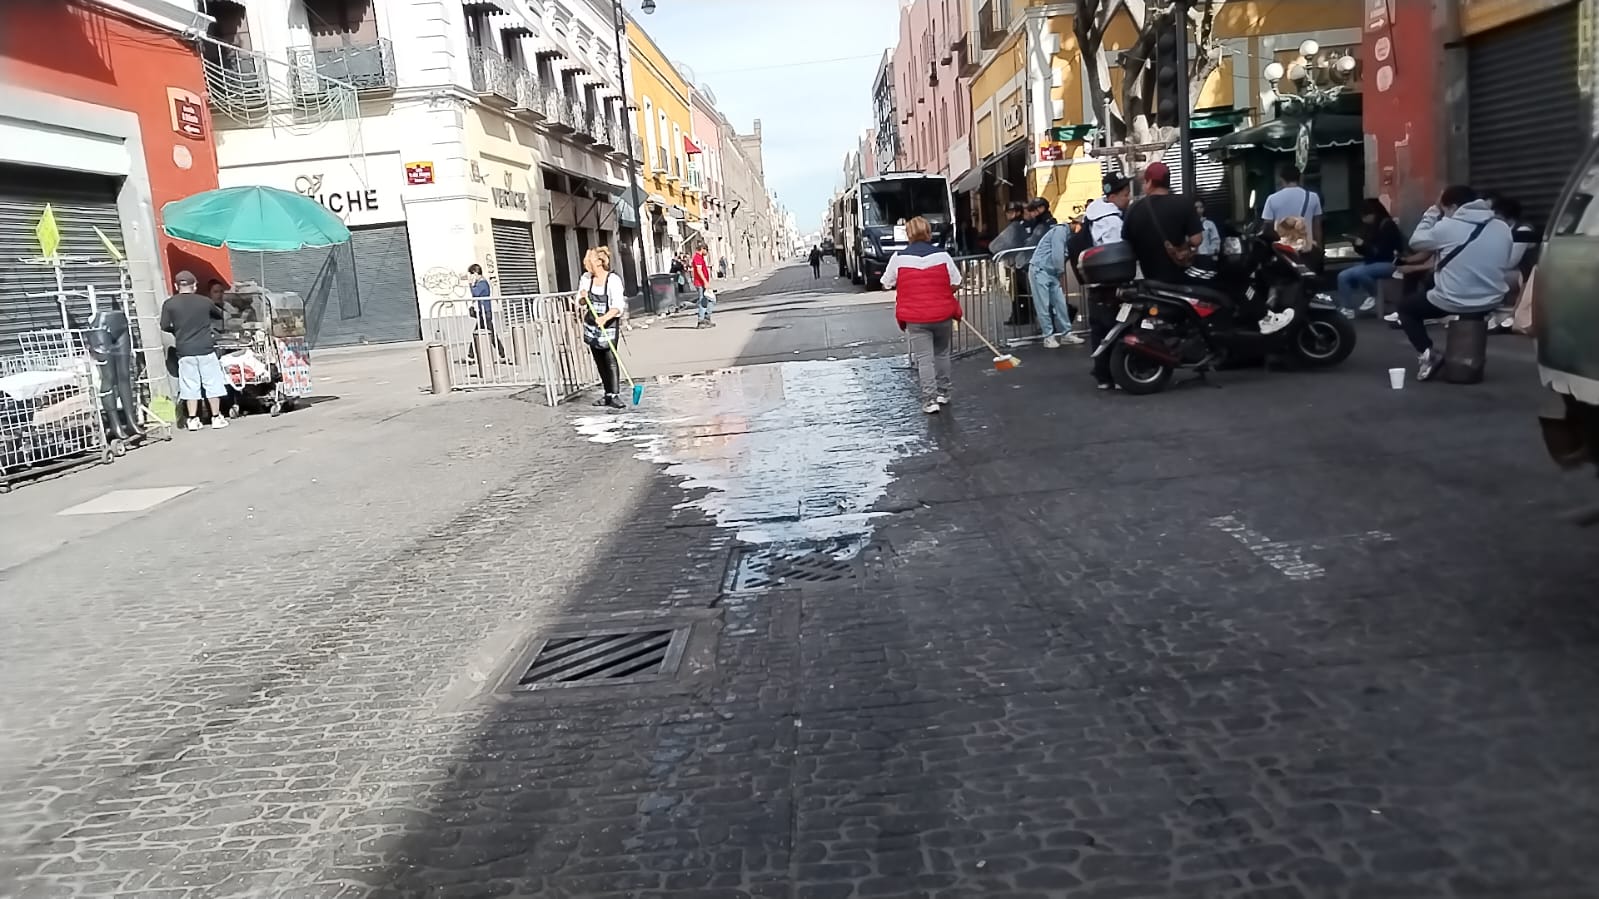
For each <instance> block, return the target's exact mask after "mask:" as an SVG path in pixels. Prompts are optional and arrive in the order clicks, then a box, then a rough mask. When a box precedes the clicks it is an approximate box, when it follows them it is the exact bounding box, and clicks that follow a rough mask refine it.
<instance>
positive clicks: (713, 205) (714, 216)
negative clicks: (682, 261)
mask: <svg viewBox="0 0 1599 899" xmlns="http://www.w3.org/2000/svg"><path fill="white" fill-rule="evenodd" d="M689 99H690V100H691V101H692V105H693V107H694V108H693V110H692V112H693V119H694V121H693V125H694V127H693V140H694V143H695V144H696V145H698V146H699V148H700V156H699V160H698V163H697V164H698V168H699V176H700V180H701V182H702V183H703V185H704V192H703V193H702V194H701V195H700V220H701V222H702V223H703V233H704V235H705V245H706V253H707V255H708V257H709V258H710V260H711V266H712V268H715V267H716V266H717V264H718V263H719V262H720V261H722V260H727V261H728V264H729V265H731V264H732V256H731V255H730V253H731V251H732V241H731V239H730V237H729V234H728V230H727V200H726V197H727V192H726V185H725V184H724V183H723V177H722V124H723V118H722V114H721V112H720V111H718V110H717V108H716V96H715V95H714V94H712V93H711V90H710V88H709V87H706V86H704V85H700V86H698V87H696V88H695V89H694V90H693V91H692V93H691V96H690V98H689ZM691 162H693V160H691Z"/></svg>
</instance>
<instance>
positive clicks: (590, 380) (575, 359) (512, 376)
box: [422, 293, 599, 406]
mask: <svg viewBox="0 0 1599 899" xmlns="http://www.w3.org/2000/svg"><path fill="white" fill-rule="evenodd" d="M485 307H486V311H487V313H488V314H487V315H484V314H483V313H484V312H485ZM422 333H423V334H424V335H426V336H427V338H428V344H429V345H428V367H429V369H430V371H429V374H430V375H431V380H432V383H433V389H434V391H435V392H443V391H445V390H450V391H454V390H478V389H482V388H488V387H497V388H538V389H541V390H542V391H543V393H544V401H545V402H546V403H547V404H549V405H551V406H554V405H557V404H559V403H560V402H562V401H563V400H566V399H570V398H571V397H572V396H574V395H576V394H578V393H580V392H582V391H583V390H585V389H587V388H589V387H592V386H593V385H595V384H598V383H599V370H598V369H597V368H595V366H594V361H593V358H592V356H591V355H590V353H589V348H588V346H587V344H585V343H584V342H583V328H582V324H581V322H580V320H579V319H578V316H577V294H575V293H552V294H520V295H511V296H496V297H482V298H469V299H460V300H443V301H440V302H437V303H434V304H433V306H432V307H431V308H430V309H429V310H428V315H427V318H426V319H425V320H424V321H423V323H422Z"/></svg>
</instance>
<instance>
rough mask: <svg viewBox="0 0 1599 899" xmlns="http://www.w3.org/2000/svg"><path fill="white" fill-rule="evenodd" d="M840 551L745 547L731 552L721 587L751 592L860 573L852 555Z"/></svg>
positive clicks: (806, 584) (832, 581)
mask: <svg viewBox="0 0 1599 899" xmlns="http://www.w3.org/2000/svg"><path fill="white" fill-rule="evenodd" d="M840 555H841V554H840V553H829V552H819V551H817V552H811V553H809V554H806V555H802V556H785V555H783V554H782V553H781V551H780V550H778V549H774V548H770V547H767V548H745V549H741V550H738V551H737V552H735V553H734V554H733V558H732V563H731V564H730V565H729V566H728V573H727V577H726V579H725V581H724V584H723V591H724V592H727V593H754V592H757V591H760V590H766V589H768V588H771V587H775V586H777V585H778V584H783V583H787V584H794V585H797V586H808V585H812V584H829V583H836V582H838V581H849V580H854V579H855V578H856V576H857V575H858V573H859V569H858V568H857V567H856V565H855V561H854V559H853V558H850V557H845V558H840Z"/></svg>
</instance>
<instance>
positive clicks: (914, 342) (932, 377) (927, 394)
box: [905, 321, 955, 403]
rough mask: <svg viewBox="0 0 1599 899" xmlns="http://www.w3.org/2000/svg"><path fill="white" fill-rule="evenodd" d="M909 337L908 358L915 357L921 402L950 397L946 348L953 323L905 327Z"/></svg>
mask: <svg viewBox="0 0 1599 899" xmlns="http://www.w3.org/2000/svg"><path fill="white" fill-rule="evenodd" d="M905 334H906V335H907V336H909V337H910V341H911V355H912V356H914V357H916V377H917V378H918V379H919V380H920V381H921V388H922V402H924V403H928V402H932V400H933V398H934V397H939V396H949V390H950V386H951V385H950V382H949V348H950V342H951V341H952V340H953V339H954V336H955V329H954V323H953V322H947V321H943V322H933V323H931V324H920V323H916V322H912V323H910V324H907V325H906V326H905Z"/></svg>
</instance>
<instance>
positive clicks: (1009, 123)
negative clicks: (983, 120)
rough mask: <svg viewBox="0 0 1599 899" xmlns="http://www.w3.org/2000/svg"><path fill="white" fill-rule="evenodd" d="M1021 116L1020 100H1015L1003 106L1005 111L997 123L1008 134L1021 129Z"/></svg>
mask: <svg viewBox="0 0 1599 899" xmlns="http://www.w3.org/2000/svg"><path fill="white" fill-rule="evenodd" d="M1023 118H1024V117H1023V115H1022V101H1020V100H1017V101H1016V102H1015V103H1012V104H1011V105H1009V106H1007V107H1005V113H1004V115H1003V116H1002V117H1001V118H1000V120H999V124H1000V127H1001V128H1003V129H1004V130H1005V133H1006V134H1007V135H1008V134H1011V133H1012V132H1016V131H1020V130H1021V128H1022V121H1023Z"/></svg>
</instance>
